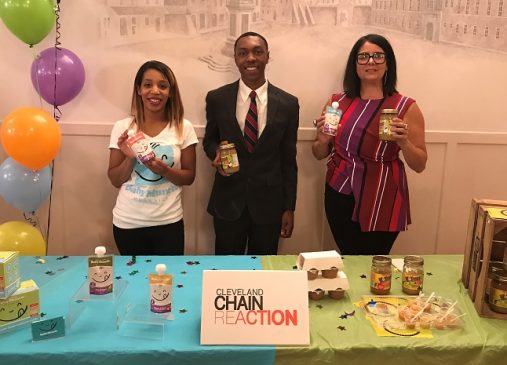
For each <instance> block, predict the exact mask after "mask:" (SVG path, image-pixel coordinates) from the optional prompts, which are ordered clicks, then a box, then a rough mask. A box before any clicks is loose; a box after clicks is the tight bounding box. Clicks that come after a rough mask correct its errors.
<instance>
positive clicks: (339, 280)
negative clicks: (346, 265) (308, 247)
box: [297, 250, 350, 291]
mask: <svg viewBox="0 0 507 365" xmlns="http://www.w3.org/2000/svg"><path fill="white" fill-rule="evenodd" d="M297 267H298V269H299V270H304V271H308V270H310V269H317V270H318V271H319V273H318V276H317V278H315V279H313V280H308V291H313V290H315V289H322V290H324V291H329V290H335V289H338V288H341V289H343V290H349V289H350V286H349V280H348V279H347V275H345V273H344V272H343V271H342V270H341V269H343V260H342V258H341V256H340V254H339V253H338V252H337V251H335V250H332V251H317V252H302V253H300V254H299V256H298V259H297ZM332 267H336V268H338V269H339V270H338V273H337V276H336V278H332V279H327V278H324V277H323V276H322V270H326V269H330V268H332Z"/></svg>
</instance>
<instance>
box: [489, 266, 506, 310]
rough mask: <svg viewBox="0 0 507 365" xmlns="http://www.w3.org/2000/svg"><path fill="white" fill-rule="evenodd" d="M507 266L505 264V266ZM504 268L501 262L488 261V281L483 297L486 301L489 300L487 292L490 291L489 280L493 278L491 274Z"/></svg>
mask: <svg viewBox="0 0 507 365" xmlns="http://www.w3.org/2000/svg"><path fill="white" fill-rule="evenodd" d="M506 267H507V266H506ZM503 268H504V263H502V262H490V263H489V270H488V282H487V284H486V290H485V294H486V295H485V298H486V301H488V302H489V293H490V291H491V281H492V280H493V276H494V275H495V274H496V273H498V272H500V271H502V270H503Z"/></svg>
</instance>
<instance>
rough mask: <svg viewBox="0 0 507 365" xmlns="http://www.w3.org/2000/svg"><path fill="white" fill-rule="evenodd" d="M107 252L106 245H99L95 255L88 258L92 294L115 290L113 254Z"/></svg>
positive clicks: (107, 292) (102, 293)
mask: <svg viewBox="0 0 507 365" xmlns="http://www.w3.org/2000/svg"><path fill="white" fill-rule="evenodd" d="M105 253H106V248H105V247H104V246H97V247H96V248H95V256H90V257H89V258H88V282H89V285H90V294H92V295H104V294H109V293H112V292H113V256H112V255H106V254H105Z"/></svg>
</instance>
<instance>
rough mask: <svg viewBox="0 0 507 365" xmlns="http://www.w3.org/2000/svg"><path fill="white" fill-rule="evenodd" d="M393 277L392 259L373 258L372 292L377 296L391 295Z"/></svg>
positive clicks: (383, 257)
mask: <svg viewBox="0 0 507 365" xmlns="http://www.w3.org/2000/svg"><path fill="white" fill-rule="evenodd" d="M391 277H392V269H391V258H390V257H387V256H373V258H372V259H371V275H370V291H371V292H372V293H373V294H377V295H384V294H389V292H390V291H391Z"/></svg>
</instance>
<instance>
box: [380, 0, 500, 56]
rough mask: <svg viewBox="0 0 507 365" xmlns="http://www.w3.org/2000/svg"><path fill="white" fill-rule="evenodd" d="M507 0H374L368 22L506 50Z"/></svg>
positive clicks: (430, 37)
mask: <svg viewBox="0 0 507 365" xmlns="http://www.w3.org/2000/svg"><path fill="white" fill-rule="evenodd" d="M504 1H507V0H373V2H372V13H371V20H372V21H371V24H372V25H375V26H378V27H382V28H388V29H395V30H398V31H402V32H405V33H410V34H414V35H416V36H418V37H420V38H423V39H427V40H430V41H434V42H445V43H454V44H460V45H466V46H473V47H480V48H486V49H492V50H497V51H503V52H507V38H506V34H507V17H506V16H505V12H504V11H503V7H504Z"/></svg>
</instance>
